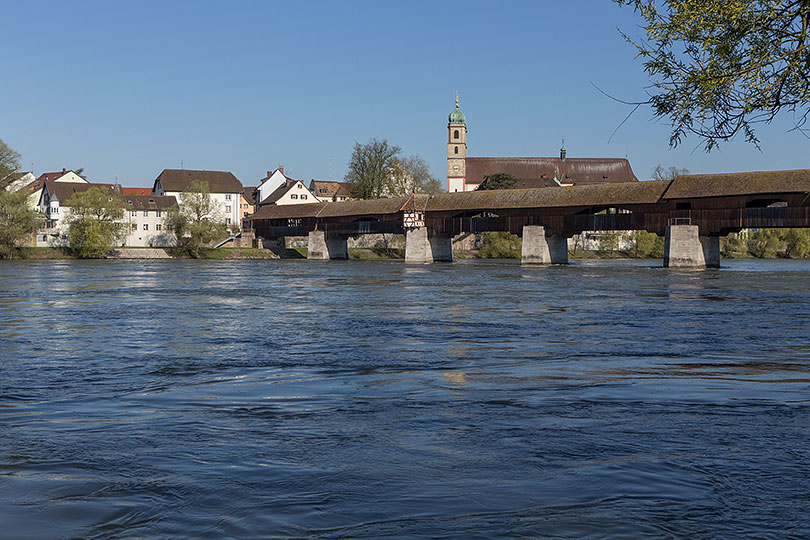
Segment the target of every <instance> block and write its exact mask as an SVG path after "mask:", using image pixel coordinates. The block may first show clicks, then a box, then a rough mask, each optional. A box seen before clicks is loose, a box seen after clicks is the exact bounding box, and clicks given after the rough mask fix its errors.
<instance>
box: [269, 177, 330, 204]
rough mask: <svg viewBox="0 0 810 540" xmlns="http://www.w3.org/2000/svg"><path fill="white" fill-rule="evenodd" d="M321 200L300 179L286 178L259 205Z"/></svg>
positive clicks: (304, 202)
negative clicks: (285, 181) (286, 179)
mask: <svg viewBox="0 0 810 540" xmlns="http://www.w3.org/2000/svg"><path fill="white" fill-rule="evenodd" d="M319 202H322V201H321V200H320V199H319V198H318V197H316V196H315V195H313V194H312V192H311V191H309V190H308V189H307V186H305V185H304V183H303V182H302V181H300V180H288V181H287V183H286V184H284V185H281V186H279V187H277V188H276V189H275V191H273V192H272V193H271V194H270V195H268V196H267V197H266V198H265V199H264V200H262V202H261V203H260V204H259V206H264V205H267V204H275V205H279V206H280V205H283V204H311V203H319Z"/></svg>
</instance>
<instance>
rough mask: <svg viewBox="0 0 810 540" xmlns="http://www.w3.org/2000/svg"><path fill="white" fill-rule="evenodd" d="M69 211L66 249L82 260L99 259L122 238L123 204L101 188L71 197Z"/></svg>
mask: <svg viewBox="0 0 810 540" xmlns="http://www.w3.org/2000/svg"><path fill="white" fill-rule="evenodd" d="M65 206H67V207H70V216H68V218H67V223H68V245H69V246H70V249H71V250H73V252H74V253H75V254H76V255H77V256H79V257H81V258H85V259H87V258H100V257H103V256H104V255H106V254H107V252H108V251H110V249H112V247H113V246H114V245H116V244H117V243H118V242H119V241H120V240H121V238H122V237H123V235H124V223H123V219H124V211H125V210H126V208H127V205H126V203H125V202H124V200H123V199H122V198H121V197H118V196H117V195H115V194H111V193H109V191H108V190H105V189H104V188H102V187H91V188H90V189H88V190H86V191H82V192H77V193H74V194H73V195H72V196H71V197H70V198H69V199H68V200H67V202H65Z"/></svg>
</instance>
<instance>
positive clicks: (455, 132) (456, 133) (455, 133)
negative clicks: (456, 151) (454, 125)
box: [453, 130, 458, 139]
mask: <svg viewBox="0 0 810 540" xmlns="http://www.w3.org/2000/svg"><path fill="white" fill-rule="evenodd" d="M453 138H454V139H458V130H455V131H453Z"/></svg>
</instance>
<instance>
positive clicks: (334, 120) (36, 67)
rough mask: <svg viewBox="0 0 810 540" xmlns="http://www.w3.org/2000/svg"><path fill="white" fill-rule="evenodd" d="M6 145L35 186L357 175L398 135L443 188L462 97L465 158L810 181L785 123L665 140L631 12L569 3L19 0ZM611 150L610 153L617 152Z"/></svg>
mask: <svg viewBox="0 0 810 540" xmlns="http://www.w3.org/2000/svg"><path fill="white" fill-rule="evenodd" d="M3 13H4V20H5V21H6V23H5V24H4V32H3V33H2V35H0V45H1V46H2V50H3V51H5V52H6V54H4V59H3V70H2V75H0V78H1V79H0V81H1V82H2V84H0V138H2V139H3V140H4V141H5V142H6V143H7V144H8V145H9V146H11V147H12V148H14V149H15V150H17V151H18V152H20V153H21V154H22V156H23V158H22V162H23V168H24V169H26V170H29V169H31V168H32V165H33V169H34V171H35V172H36V173H37V174H39V173H42V172H46V171H54V170H61V168H62V167H66V168H78V167H84V168H85V171H86V173H87V174H88V176H89V178H90V179H91V180H92V181H96V182H115V181H117V182H119V183H121V184H123V185H125V186H151V184H152V182H153V180H154V178H155V177H156V176H157V175H158V174H159V173H160V171H161V170H163V169H164V168H179V167H180V165H181V162H182V163H183V165H184V166H185V168H187V169H208V170H230V171H232V172H234V174H236V176H237V177H238V178H239V179H240V180H241V181H242V183H243V184H245V185H255V184H256V183H257V181H258V179H259V178H261V177H262V176H264V173H265V172H266V171H268V170H272V169H275V168H276V167H277V166H279V165H284V166H285V170H286V171H287V173H288V174H290V175H291V176H293V177H295V178H300V179H303V180H305V181H307V180H309V179H311V178H318V179H342V178H343V175H344V174H345V172H346V166H347V163H348V160H349V157H350V155H351V150H352V146H353V145H354V143H355V141H358V142H361V143H363V142H366V141H368V140H369V139H371V138H372V137H377V138H385V139H388V140H389V141H390V142H391V143H394V144H397V145H399V146H401V147H402V149H403V151H404V153H405V154H419V155H421V156H422V157H424V158H425V159H426V160H427V161H428V163H429V164H430V166H431V169H432V172H433V174H434V175H435V176H436V177H438V178H440V179H441V180H442V181H443V182H444V180H445V178H446V174H447V170H446V158H447V155H446V145H445V143H446V129H447V115H448V114H449V113H450V111H451V110H452V109H453V106H454V103H453V101H454V98H455V91H456V90H458V91H459V93H460V96H461V108H462V110H463V111H464V113H465V115H466V117H467V123H468V127H469V136H468V152H469V155H470V156H554V155H557V154H558V153H559V147H560V140H561V139H562V138H565V141H566V147H567V149H568V156H569V157H624V156H625V155H626V156H627V157H628V158H629V159H630V163H631V165H632V166H633V169H634V171H635V172H636V176H638V177H639V178H640V179H649V177H650V175H651V173H652V169H653V167H654V166H655V165H656V164H658V163H661V164H663V165H664V166H670V165H674V166H678V167H685V168H688V169H690V170H691V171H692V172H727V171H729V172H730V171H745V170H764V169H790V168H806V167H807V166H808V164H807V160H806V158H805V156H806V154H807V149H808V147H810V144H809V143H810V140H808V139H807V138H805V137H804V136H802V135H801V134H799V133H797V132H793V133H789V132H788V129H789V128H790V127H791V124H790V118H789V117H787V116H785V117H784V118H782V119H780V120H779V121H778V122H776V123H775V124H773V125H771V126H768V127H762V128H760V129H759V132H758V133H759V135H760V139H761V141H762V151H758V150H756V148H754V147H752V146H751V145H748V144H745V143H744V142H743V141H742V139H740V140H738V141H733V142H731V143H728V144H724V145H721V148H720V150H719V151H714V152H712V153H711V154H706V153H705V152H703V150H702V146H700V144H699V141H698V140H697V139H696V138H689V139H687V140H686V141H685V142H684V144H683V145H682V146H679V147H678V148H677V149H674V150H673V149H670V148H669V146H668V138H669V126H668V125H667V124H666V122H663V121H660V120H655V119H654V118H653V116H652V113H651V112H650V111H649V110H639V111H638V112H636V113H635V115H633V117H631V119H630V120H628V121H627V122H626V123H625V124H624V125H623V126H622V127H621V128H620V129H619V131H618V132H617V133H616V134H615V135H613V137H612V138H610V137H611V133H613V131H614V129H615V128H616V127H617V126H618V125H619V124H620V123H621V121H622V120H623V119H624V117H625V116H626V115H627V113H628V112H629V109H628V108H627V107H626V106H624V105H622V104H619V103H616V102H614V101H611V100H610V99H608V98H607V97H605V96H603V95H602V94H600V93H599V91H597V90H596V89H595V88H594V87H593V86H592V83H594V84H597V85H598V86H600V87H601V88H603V89H604V90H605V91H607V92H609V93H611V94H612V95H615V96H617V97H620V98H622V99H625V100H631V101H632V100H639V99H643V98H644V87H645V86H646V85H647V84H648V79H647V78H646V77H645V75H644V72H643V68H642V65H641V63H640V62H639V61H638V60H635V59H634V55H635V52H634V50H633V49H632V48H631V47H630V46H629V45H628V44H626V43H625V42H624V41H623V39H622V38H621V36H620V35H619V32H618V31H617V27H621V28H622V29H623V30H626V31H628V32H629V33H630V34H632V35H640V34H641V30H640V28H639V26H638V24H639V21H638V19H637V18H636V17H635V15H634V14H633V12H632V10H631V9H629V8H620V7H618V6H616V5H615V4H613V3H612V2H610V1H609V0H570V1H567V2H552V1H534V2H517V1H515V2H508V1H507V2H497V3H496V2H477V1H468V2H452V3H451V2H441V3H440V2H435V1H433V2H414V1H409V2H397V3H394V2H380V1H368V2H366V1H344V2H336V1H333V2H289V1H286V2H269V1H268V2H259V1H255V2H243V1H231V2H179V1H176V2H170V1H163V2H150V1H139V2H132V3H127V2H86V1H77V2H69V3H68V2H37V1H27V2H6V3H5V6H4V8H3ZM608 139H610V141H609V142H608Z"/></svg>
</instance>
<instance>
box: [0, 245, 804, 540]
mask: <svg viewBox="0 0 810 540" xmlns="http://www.w3.org/2000/svg"><path fill="white" fill-rule="evenodd" d="M808 276H810V264H808V263H807V262H803V261H796V262H792V261H773V262H762V261H755V262H747V261H742V262H738V261H731V262H729V263H728V264H727V266H726V267H725V268H723V269H722V270H720V271H706V272H694V271H669V270H664V269H661V268H658V267H655V266H654V265H653V264H652V263H649V262H634V261H585V262H579V263H577V264H574V265H571V266H570V267H554V268H524V267H520V266H519V265H516V264H513V263H481V262H467V261H464V262H460V263H457V264H452V265H408V264H403V263H402V262H352V263H344V264H317V263H316V264H312V263H310V262H307V261H239V262H224V261H223V262H219V261H217V262H201V261H121V262H79V261H54V262H50V261H49V262H23V263H4V264H2V265H0V327H2V332H3V334H2V337H3V340H2V349H0V355H2V358H1V359H0V429H1V430H2V433H3V435H2V437H1V438H0V486H2V488H1V489H0V523H3V526H4V528H3V532H2V534H0V536H2V537H8V538H19V539H24V538H54V537H65V538H69V537H77V538H166V537H184V538H186V537H187V538H223V537H233V538H237V537H239V538H244V537H265V536H272V537H276V536H278V537H319V538H347V537H352V538H354V537H368V538H380V537H388V536H393V537H424V538H435V537H445V538H491V537H509V538H514V537H554V538H617V537H618V538H621V537H626V538H645V537H646V538H662V537H683V538H687V537H688V538H693V537H698V538H750V537H774V538H776V537H779V538H806V537H808V536H810V527H808V525H807V522H808V520H807V519H806V517H807V515H810V499H808V497H807V490H806V484H807V481H808V479H810V465H809V464H810V450H808V449H807V440H808V436H810V418H808V416H809V415H808V408H807V407H808V400H810V398H808V396H810V376H808V375H807V374H808V372H809V371H810V370H808V368H809V367H810V349H808V330H809V329H810V324H808V322H809V321H808V319H809V318H810V309H808V308H810V285H808V284H810V279H808Z"/></svg>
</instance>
